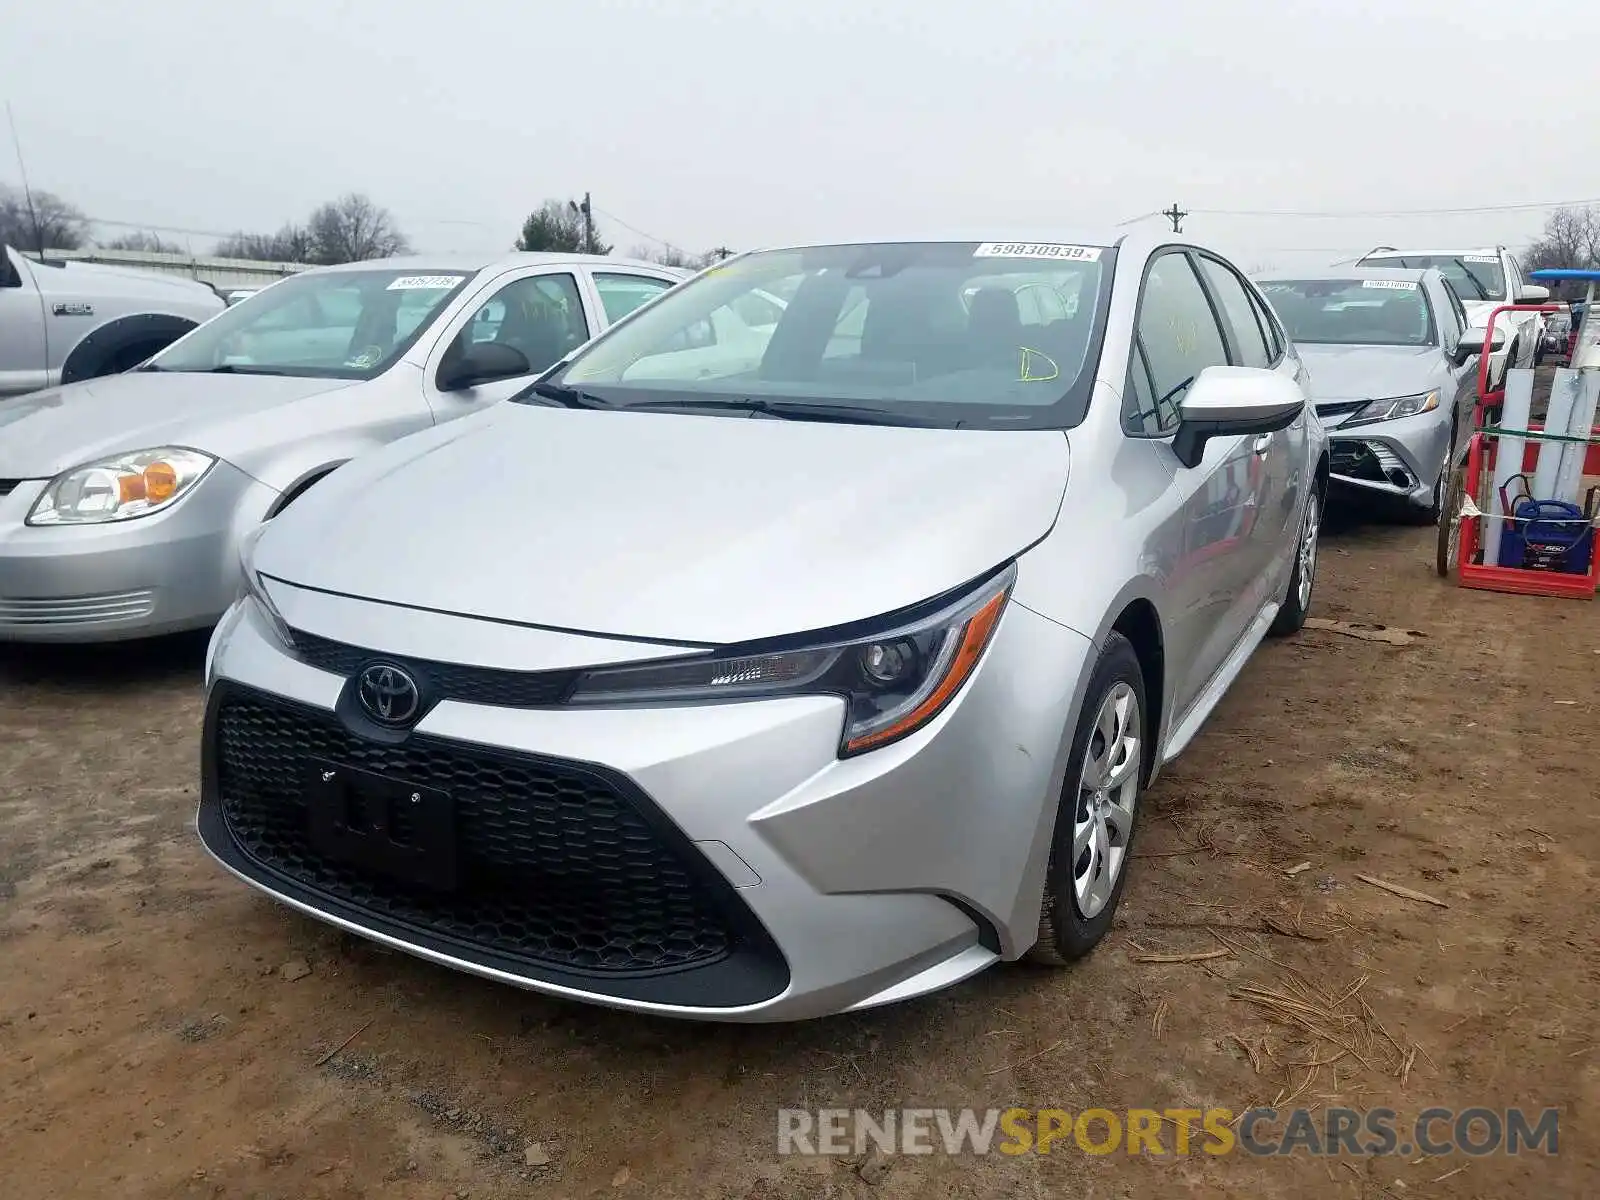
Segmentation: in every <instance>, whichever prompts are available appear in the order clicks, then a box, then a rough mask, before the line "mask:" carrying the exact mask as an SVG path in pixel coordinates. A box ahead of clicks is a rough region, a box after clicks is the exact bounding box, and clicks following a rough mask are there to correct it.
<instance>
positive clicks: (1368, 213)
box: [1190, 197, 1600, 220]
mask: <svg viewBox="0 0 1600 1200" xmlns="http://www.w3.org/2000/svg"><path fill="white" fill-rule="evenodd" d="M1591 204H1600V197H1591V198H1589V199H1585V200H1543V201H1538V202H1529V203H1526V204H1478V205H1470V206H1467V207H1463V208H1407V209H1388V210H1380V209H1367V210H1357V209H1346V210H1343V211H1339V212H1333V211H1327V212H1316V211H1306V210H1293V209H1250V208H1196V209H1191V210H1190V211H1191V212H1192V213H1194V214H1196V215H1199V214H1204V215H1205V216H1213V217H1309V218H1313V219H1317V220H1342V219H1365V218H1372V217H1447V216H1467V215H1475V214H1478V213H1496V212H1531V211H1534V210H1536V209H1545V208H1580V207H1584V206H1587V205H1591Z"/></svg>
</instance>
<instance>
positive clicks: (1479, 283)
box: [1451, 258, 1489, 300]
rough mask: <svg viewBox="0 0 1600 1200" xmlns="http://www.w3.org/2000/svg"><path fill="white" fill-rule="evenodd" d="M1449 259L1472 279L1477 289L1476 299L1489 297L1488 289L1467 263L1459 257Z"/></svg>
mask: <svg viewBox="0 0 1600 1200" xmlns="http://www.w3.org/2000/svg"><path fill="white" fill-rule="evenodd" d="M1451 261H1452V262H1454V263H1455V264H1456V266H1458V267H1460V268H1461V270H1462V271H1463V272H1465V273H1466V276H1467V278H1468V279H1470V280H1472V286H1473V287H1475V288H1477V289H1478V299H1479V300H1487V299H1488V298H1489V291H1488V289H1487V288H1485V287H1484V286H1483V281H1482V280H1481V279H1479V278H1478V277H1477V276H1476V275H1474V274H1473V273H1472V268H1471V267H1469V266H1467V264H1466V263H1464V262H1462V261H1461V260H1460V259H1459V258H1457V259H1452V260H1451Z"/></svg>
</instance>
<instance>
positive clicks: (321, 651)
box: [294, 630, 578, 708]
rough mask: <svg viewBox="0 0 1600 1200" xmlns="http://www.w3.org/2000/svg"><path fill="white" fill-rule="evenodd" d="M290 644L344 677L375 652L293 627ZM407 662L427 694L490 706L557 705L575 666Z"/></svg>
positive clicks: (308, 660) (307, 658) (312, 662)
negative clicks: (557, 668) (518, 667)
mask: <svg viewBox="0 0 1600 1200" xmlns="http://www.w3.org/2000/svg"><path fill="white" fill-rule="evenodd" d="M294 644H295V649H296V651H297V652H298V654H299V656H300V658H301V660H302V661H304V662H306V663H308V664H310V665H311V666H313V667H317V668H318V669H320V670H323V671H331V672H332V673H333V674H335V675H343V676H345V677H346V678H348V677H350V676H351V675H354V674H355V673H356V671H358V670H359V669H360V668H361V666H362V664H364V663H368V662H371V661H373V659H375V658H378V657H386V658H393V657H394V656H380V655H378V654H376V653H375V652H373V651H371V650H363V649H362V648H361V647H359V646H351V645H349V644H347V643H345V642H336V641H333V640H332V639H330V638H325V637H318V636H317V635H316V634H313V633H304V632H302V631H300V630H295V631H294ZM398 661H403V662H405V664H406V665H407V666H408V667H411V668H412V669H413V670H415V671H416V672H417V673H418V674H419V675H421V676H423V677H425V678H426V679H427V681H428V682H429V683H430V684H431V687H430V689H429V691H430V694H431V695H433V696H435V697H436V698H438V699H440V700H460V701H462V702H463V703H467V704H487V705H490V706H492V707H495V708H543V707H546V706H549V705H553V704H559V703H560V702H561V699H562V697H563V696H565V695H566V693H567V689H568V688H569V687H571V686H572V683H573V681H574V680H575V679H576V678H577V676H578V672H576V671H505V670H499V669H497V668H494V667H471V666H464V665H462V664H460V663H442V662H428V661H424V660H420V659H412V658H402V659H399V660H398Z"/></svg>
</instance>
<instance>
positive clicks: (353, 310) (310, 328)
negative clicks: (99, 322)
mask: <svg viewBox="0 0 1600 1200" xmlns="http://www.w3.org/2000/svg"><path fill="white" fill-rule="evenodd" d="M472 274H473V273H472V272H465V271H442V272H418V271H415V270H412V271H396V270H392V269H391V270H370V271H308V272H305V273H304V274H301V275H292V276H290V277H289V278H288V279H285V280H283V281H282V282H281V283H275V284H273V285H272V286H271V287H270V288H267V289H265V290H264V291H261V292H257V293H256V294H255V295H253V296H247V297H245V298H244V299H242V300H240V301H239V302H237V303H236V304H234V305H232V306H231V307H229V308H227V309H225V310H224V311H223V312H221V313H219V314H218V315H217V316H216V317H214V318H212V319H211V320H210V321H207V322H206V323H205V324H204V325H202V326H200V328H198V329H196V330H195V331H194V332H193V333H191V334H190V335H189V336H187V337H185V338H183V339H181V340H179V341H177V342H174V343H173V344H172V345H171V346H170V347H168V348H167V349H166V350H165V351H163V352H162V353H160V354H158V355H156V357H155V358H153V359H152V360H151V361H150V363H149V364H148V365H147V369H150V370H157V371H234V372H238V373H239V374H251V375H316V376H329V377H332V378H338V379H371V378H373V377H374V376H376V375H378V374H380V373H382V372H383V371H385V370H387V369H388V368H389V366H390V365H391V364H392V363H393V362H394V361H395V359H397V358H399V357H400V355H402V354H404V353H405V352H406V350H407V349H408V348H409V347H410V345H411V343H412V342H413V341H415V340H416V338H417V336H418V335H419V334H420V333H421V331H422V330H423V329H425V328H426V327H427V325H428V324H429V322H431V321H432V320H433V318H434V317H435V316H437V315H438V313H439V311H440V310H441V309H442V308H443V307H444V306H445V304H446V303H447V302H448V301H449V300H450V298H451V297H452V296H454V295H455V294H456V293H457V291H459V290H460V288H461V286H462V285H463V284H464V283H465V282H466V281H467V280H468V279H469V278H471V276H472Z"/></svg>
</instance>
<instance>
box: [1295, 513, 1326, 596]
mask: <svg viewBox="0 0 1600 1200" xmlns="http://www.w3.org/2000/svg"><path fill="white" fill-rule="evenodd" d="M1321 517H1322V514H1321V513H1320V512H1319V511H1318V509H1317V496H1316V493H1315V492H1313V493H1312V494H1311V497H1310V499H1308V500H1307V501H1306V524H1305V528H1304V529H1302V530H1301V531H1300V590H1299V592H1298V593H1297V594H1296V596H1295V599H1296V600H1298V601H1299V602H1300V607H1301V609H1302V610H1304V609H1307V608H1310V607H1311V585H1312V584H1313V583H1314V582H1315V581H1316V578H1317V532H1318V530H1320V529H1321V527H1322V525H1321Z"/></svg>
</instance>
